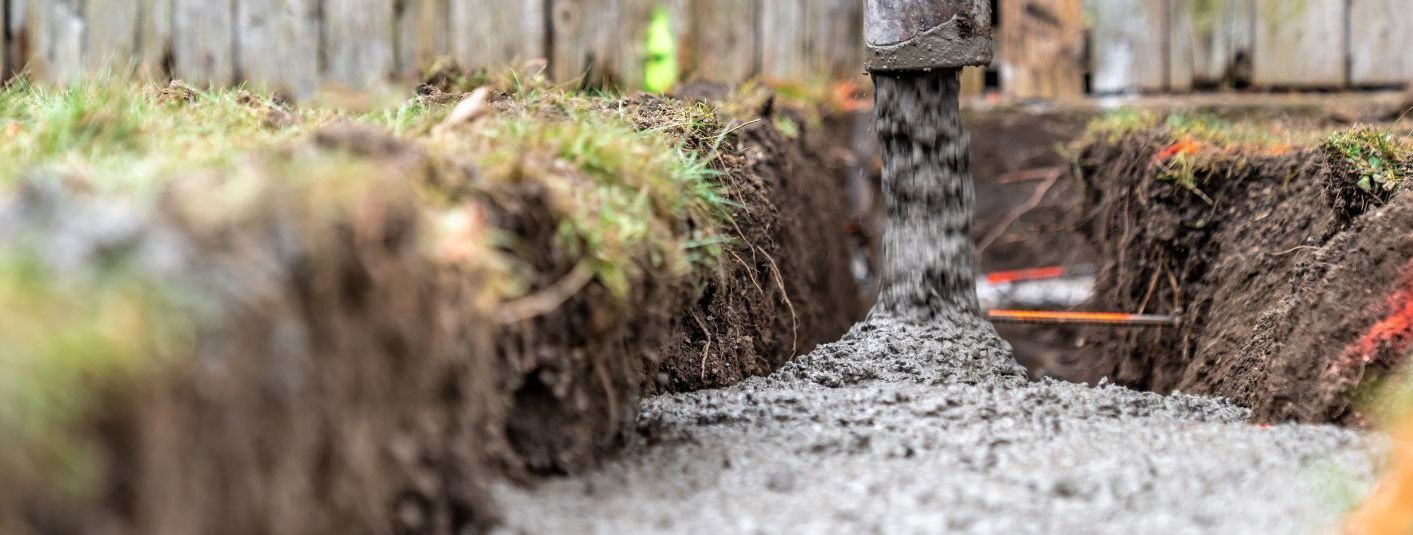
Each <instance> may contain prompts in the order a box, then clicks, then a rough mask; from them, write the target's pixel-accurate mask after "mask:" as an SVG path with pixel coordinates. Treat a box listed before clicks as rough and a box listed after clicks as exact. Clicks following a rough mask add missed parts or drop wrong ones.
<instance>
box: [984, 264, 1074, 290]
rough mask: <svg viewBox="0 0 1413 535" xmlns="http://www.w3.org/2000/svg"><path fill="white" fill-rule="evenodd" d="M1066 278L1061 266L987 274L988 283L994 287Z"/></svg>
mask: <svg viewBox="0 0 1413 535" xmlns="http://www.w3.org/2000/svg"><path fill="white" fill-rule="evenodd" d="M1063 276H1065V268H1064V267H1061V266H1047V267H1039V268H1030V269H1018V270H1015V271H997V272H995V273H987V274H986V282H988V283H990V284H991V285H992V286H997V285H1001V284H1010V283H1012V282H1021V281H1034V280H1044V279H1058V278H1060V277H1063Z"/></svg>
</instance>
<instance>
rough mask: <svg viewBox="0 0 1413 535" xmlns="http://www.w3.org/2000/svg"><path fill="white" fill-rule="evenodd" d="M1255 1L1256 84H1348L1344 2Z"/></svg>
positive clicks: (1254, 53) (1337, 85) (1253, 73)
mask: <svg viewBox="0 0 1413 535" xmlns="http://www.w3.org/2000/svg"><path fill="white" fill-rule="evenodd" d="M1400 3H1401V2H1400ZM1255 5H1256V11H1255V14H1254V15H1255V19H1256V22H1255V27H1256V35H1255V45H1254V47H1253V48H1254V49H1253V51H1252V52H1253V58H1252V59H1253V65H1252V83H1254V84H1256V85H1258V86H1263V87H1340V86H1343V85H1344V84H1345V82H1346V76H1345V57H1346V56H1345V54H1346V52H1347V49H1346V47H1345V16H1346V12H1345V3H1344V2H1343V1H1337V0H1255Z"/></svg>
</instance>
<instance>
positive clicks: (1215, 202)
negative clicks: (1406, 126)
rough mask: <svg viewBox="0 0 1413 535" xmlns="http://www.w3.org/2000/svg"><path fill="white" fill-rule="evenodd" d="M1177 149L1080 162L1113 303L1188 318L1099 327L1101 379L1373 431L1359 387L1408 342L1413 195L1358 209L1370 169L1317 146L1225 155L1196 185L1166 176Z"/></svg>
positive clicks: (1134, 149)
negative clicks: (1164, 324) (1363, 175)
mask: <svg viewBox="0 0 1413 535" xmlns="http://www.w3.org/2000/svg"><path fill="white" fill-rule="evenodd" d="M1173 144H1174V140H1173V139H1172V138H1171V137H1169V136H1168V134H1166V133H1165V132H1161V131H1158V132H1147V133H1140V134H1135V135H1132V136H1128V137H1124V138H1122V139H1118V140H1116V141H1114V142H1103V141H1101V142H1098V143H1096V144H1093V145H1091V146H1089V147H1087V148H1086V149H1084V151H1083V153H1082V155H1081V157H1080V168H1081V171H1082V175H1083V176H1082V179H1083V180H1084V183H1085V187H1086V199H1085V203H1086V210H1087V211H1089V213H1090V214H1092V217H1091V218H1090V219H1089V224H1088V225H1087V226H1086V231H1087V232H1088V233H1089V235H1090V236H1091V238H1092V239H1093V240H1094V241H1095V244H1096V246H1097V247H1098V248H1099V251H1100V254H1099V257H1100V258H1103V259H1105V266H1104V268H1103V270H1102V271H1101V274H1100V277H1099V281H1098V288H1097V295H1098V299H1099V300H1100V306H1102V307H1104V308H1108V309H1114V310H1123V311H1138V312H1148V313H1160V314H1176V315H1179V316H1180V317H1181V319H1182V325H1181V327H1180V328H1176V329H1146V330H1120V331H1110V333H1109V334H1108V335H1107V336H1105V335H1104V334H1103V333H1096V336H1104V338H1103V339H1102V340H1101V343H1100V344H1099V347H1101V348H1102V354H1101V355H1100V360H1099V361H1098V366H1097V367H1096V368H1095V369H1094V370H1093V373H1094V376H1093V377H1090V378H1088V379H1090V380H1094V379H1098V378H1099V377H1107V378H1109V379H1110V380H1112V381H1116V382H1118V383H1121V384H1124V385H1128V386H1132V387H1135V388H1140V389H1148V390H1155V391H1159V392H1170V391H1182V392H1184V393H1189V394H1209V395H1217V396H1223V397H1226V398H1229V399H1231V400H1233V401H1235V402H1237V403H1239V404H1242V405H1245V406H1248V407H1251V408H1252V409H1253V410H1254V412H1255V416H1256V417H1257V418H1258V419H1260V420H1265V421H1301V422H1328V421H1339V422H1346V423H1354V424H1357V423H1360V421H1361V420H1362V416H1361V415H1360V414H1359V413H1358V410H1357V406H1356V405H1354V404H1352V400H1354V398H1356V397H1357V396H1358V395H1359V393H1360V392H1361V389H1360V386H1361V385H1367V384H1371V383H1372V382H1374V381H1376V379H1377V378H1378V377H1379V376H1380V375H1382V374H1384V373H1385V372H1387V371H1388V370H1390V369H1391V368H1392V367H1393V366H1394V365H1396V364H1398V361H1400V360H1402V358H1403V352H1404V351H1405V350H1406V348H1407V342H1408V340H1409V335H1410V332H1409V330H1408V327H1407V324H1406V322H1403V321H1402V320H1401V319H1399V318H1401V317H1402V314H1404V307H1406V306H1407V304H1406V297H1404V296H1405V294H1406V293H1407V289H1408V285H1409V283H1410V279H1409V277H1410V271H1409V259H1410V258H1413V217H1410V216H1413V196H1410V195H1409V194H1408V192H1402V193H1399V194H1397V195H1394V196H1391V197H1388V198H1385V199H1375V200H1372V201H1369V202H1364V201H1361V202H1358V203H1350V202H1348V200H1349V198H1350V196H1351V192H1352V191H1354V184H1355V183H1356V182H1357V181H1358V180H1359V177H1358V174H1357V173H1355V172H1354V171H1353V170H1352V169H1350V168H1349V167H1348V166H1347V165H1346V164H1344V162H1343V161H1342V160H1341V159H1340V158H1339V157H1338V156H1337V155H1334V154H1330V153H1329V152H1327V151H1326V150H1323V149H1320V148H1312V149H1304V150H1294V151H1286V150H1278V151H1271V152H1270V153H1265V154H1262V153H1259V152H1240V151H1229V152H1222V153H1220V154H1216V155H1211V156H1207V158H1209V160H1208V161H1204V162H1203V163H1202V164H1201V165H1200V166H1199V168H1198V169H1197V170H1196V172H1195V176H1194V179H1193V181H1192V183H1191V184H1183V183H1181V181H1180V180H1174V179H1173V178H1172V177H1171V176H1166V175H1165V173H1164V172H1163V171H1161V170H1160V167H1161V166H1160V163H1162V161H1161V154H1162V153H1164V152H1165V151H1168V152H1170V151H1171V147H1172V146H1174V145H1173ZM1356 193H1357V192H1356ZM1366 201H1368V200H1367V199H1366Z"/></svg>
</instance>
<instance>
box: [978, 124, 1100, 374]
mask: <svg viewBox="0 0 1413 535" xmlns="http://www.w3.org/2000/svg"><path fill="white" fill-rule="evenodd" d="M1093 117H1094V115H1093V113H1092V112H1084V111H1064V110H1029V109H1025V108H1012V109H1002V110H988V111H972V112H969V113H967V114H966V116H965V117H964V120H965V122H966V124H967V128H968V129H969V130H970V131H971V145H972V151H971V154H972V158H971V162H972V175H973V177H974V178H975V180H976V220H975V222H974V224H973V227H972V238H973V240H975V241H976V242H977V244H978V251H977V265H978V267H979V269H980V270H981V272H983V273H986V272H994V271H1006V270H1016V269H1026V268H1033V267H1043V266H1065V267H1066V268H1070V269H1075V270H1079V269H1085V268H1088V267H1090V266H1093V265H1095V264H1097V263H1098V261H1097V255H1096V252H1095V251H1094V248H1093V247H1092V246H1091V245H1090V243H1089V240H1088V239H1087V238H1086V237H1085V235H1084V233H1083V232H1082V231H1081V230H1080V226H1081V225H1082V224H1083V222H1084V211H1083V210H1082V206H1081V199H1082V191H1081V190H1082V188H1081V187H1080V184H1079V181H1078V180H1076V178H1075V175H1074V173H1073V172H1072V170H1071V169H1070V158H1069V157H1068V156H1067V155H1066V154H1065V147H1066V146H1067V145H1068V144H1069V143H1071V142H1073V140H1075V139H1078V138H1079V137H1080V135H1081V134H1082V133H1083V132H1084V128H1085V125H1086V124H1088V122H1089V121H1090V120H1091V119H1092V118H1093ZM1052 181H1053V182H1052ZM1042 188H1043V190H1042ZM1042 191H1043V193H1042ZM1037 194H1039V197H1038V202H1036V203H1035V204H1034V206H1033V207H1032V206H1029V205H1030V204H1031V202H1032V200H1036V196H1037ZM982 245H986V247H985V248H981V247H980V246H982ZM996 330H997V331H999V332H1000V334H1001V336H1002V337H1003V338H1005V339H1006V341H1008V342H1010V343H1011V347H1012V348H1014V350H1015V354H1016V360H1018V361H1020V362H1021V364H1023V365H1025V366H1026V367H1027V368H1029V369H1030V370H1031V374H1032V375H1033V376H1036V377H1056V378H1060V379H1066V380H1083V379H1085V378H1087V377H1090V376H1091V375H1092V373H1091V371H1090V370H1089V368H1090V367H1091V366H1092V365H1093V359H1092V358H1091V356H1092V355H1093V353H1094V351H1093V350H1092V349H1091V348H1088V347H1085V338H1084V336H1083V332H1082V331H1081V330H1080V329H1076V328H1073V327H1064V326H1048V325H997V326H996Z"/></svg>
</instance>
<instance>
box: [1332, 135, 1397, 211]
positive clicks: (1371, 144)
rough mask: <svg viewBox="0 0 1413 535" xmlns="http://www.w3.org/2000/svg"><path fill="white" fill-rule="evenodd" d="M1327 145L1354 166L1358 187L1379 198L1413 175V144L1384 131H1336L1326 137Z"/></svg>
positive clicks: (1333, 152) (1394, 189)
mask: <svg viewBox="0 0 1413 535" xmlns="http://www.w3.org/2000/svg"><path fill="white" fill-rule="evenodd" d="M1325 147H1326V148H1327V150H1328V151H1329V152H1330V153H1331V154H1334V155H1337V156H1339V157H1340V158H1342V159H1343V160H1344V161H1345V162H1346V163H1348V164H1349V165H1350V166H1351V167H1352V168H1353V169H1354V172H1355V173H1356V174H1357V175H1358V182H1357V186H1358V187H1359V189H1361V190H1363V191H1364V192H1366V193H1370V194H1373V195H1375V196H1377V197H1380V198H1386V196H1387V195H1390V194H1392V193H1393V192H1394V191H1397V189H1398V188H1399V186H1401V185H1402V184H1403V181H1404V180H1405V179H1406V178H1407V177H1408V176H1409V175H1410V174H1413V144H1410V143H1409V142H1408V141H1407V140H1406V139H1404V138H1401V137H1398V136H1395V135H1394V134H1392V133H1390V132H1387V131H1384V130H1379V129H1376V128H1358V129H1354V130H1348V131H1344V132H1337V133H1335V134H1331V135H1330V136H1329V137H1327V138H1326V139H1325Z"/></svg>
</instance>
